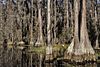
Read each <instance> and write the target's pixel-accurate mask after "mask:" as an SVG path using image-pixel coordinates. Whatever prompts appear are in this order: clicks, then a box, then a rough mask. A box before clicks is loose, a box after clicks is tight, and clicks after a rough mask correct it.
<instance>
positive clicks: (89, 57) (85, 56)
mask: <svg viewBox="0 0 100 67" xmlns="http://www.w3.org/2000/svg"><path fill="white" fill-rule="evenodd" d="M64 60H69V61H71V62H85V61H87V62H91V61H94V62H95V61H96V56H95V55H94V54H83V55H75V54H65V56H64Z"/></svg>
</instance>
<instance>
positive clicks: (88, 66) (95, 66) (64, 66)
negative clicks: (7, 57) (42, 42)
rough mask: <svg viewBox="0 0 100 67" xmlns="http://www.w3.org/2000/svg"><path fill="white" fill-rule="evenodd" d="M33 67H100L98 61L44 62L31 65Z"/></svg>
mask: <svg viewBox="0 0 100 67" xmlns="http://www.w3.org/2000/svg"><path fill="white" fill-rule="evenodd" d="M33 67H100V63H85V64H74V63H57V64H56V63H45V64H44V65H33Z"/></svg>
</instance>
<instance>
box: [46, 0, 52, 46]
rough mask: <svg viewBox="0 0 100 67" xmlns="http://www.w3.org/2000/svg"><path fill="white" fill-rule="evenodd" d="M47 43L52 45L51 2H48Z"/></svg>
mask: <svg viewBox="0 0 100 67" xmlns="http://www.w3.org/2000/svg"><path fill="white" fill-rule="evenodd" d="M47 8H48V9H47V13H48V14H47V18H48V19H47V43H48V45H51V21H50V20H51V19H50V0H48V6H47Z"/></svg>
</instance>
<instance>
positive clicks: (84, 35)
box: [80, 0, 95, 60]
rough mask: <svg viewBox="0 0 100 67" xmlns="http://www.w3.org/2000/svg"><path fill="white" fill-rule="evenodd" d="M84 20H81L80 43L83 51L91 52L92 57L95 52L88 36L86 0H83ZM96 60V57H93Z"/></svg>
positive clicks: (85, 52)
mask: <svg viewBox="0 0 100 67" xmlns="http://www.w3.org/2000/svg"><path fill="white" fill-rule="evenodd" d="M82 4H83V5H82V22H81V32H80V45H82V52H83V53H84V54H90V57H91V56H92V55H94V54H95V52H94V50H93V48H92V46H91V43H90V40H89V36H88V30H87V23H86V0H83V1H82ZM90 57H89V58H90ZM90 59H93V60H94V57H93V56H92V58H90Z"/></svg>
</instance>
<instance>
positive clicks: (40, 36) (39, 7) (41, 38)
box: [38, 0, 43, 44]
mask: <svg viewBox="0 0 100 67" xmlns="http://www.w3.org/2000/svg"><path fill="white" fill-rule="evenodd" d="M41 6H42V5H41V0H39V1H38V22H39V40H40V44H43V34H42V33H43V31H42V16H41Z"/></svg>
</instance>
